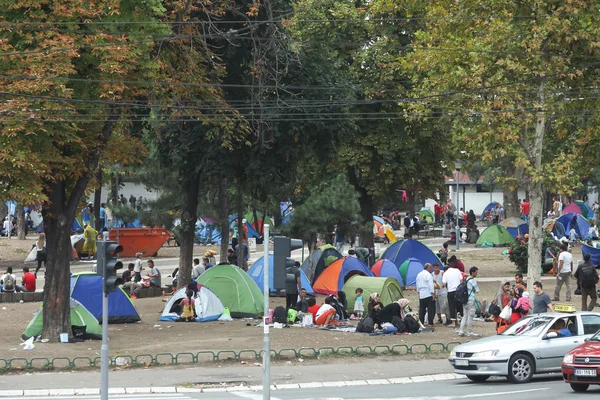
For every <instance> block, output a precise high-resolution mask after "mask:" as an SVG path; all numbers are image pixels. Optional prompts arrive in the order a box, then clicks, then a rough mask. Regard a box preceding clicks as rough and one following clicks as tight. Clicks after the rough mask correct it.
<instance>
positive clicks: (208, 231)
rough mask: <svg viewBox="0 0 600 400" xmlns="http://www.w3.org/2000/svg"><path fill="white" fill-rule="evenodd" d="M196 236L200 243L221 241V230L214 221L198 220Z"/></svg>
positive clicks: (217, 242)
mask: <svg viewBox="0 0 600 400" xmlns="http://www.w3.org/2000/svg"><path fill="white" fill-rule="evenodd" d="M209 235H210V240H209V238H208V236H209ZM196 237H197V239H198V241H199V242H200V243H216V244H220V243H221V232H220V231H219V228H218V227H217V226H216V225H215V224H213V223H212V222H198V223H197V224H196Z"/></svg>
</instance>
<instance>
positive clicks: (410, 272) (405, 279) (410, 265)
mask: <svg viewBox="0 0 600 400" xmlns="http://www.w3.org/2000/svg"><path fill="white" fill-rule="evenodd" d="M424 268H425V267H424V266H423V263H421V261H420V260H418V259H416V258H409V259H408V260H406V261H404V262H403V263H402V265H401V266H400V276H401V277H402V280H401V281H400V286H402V287H408V286H416V285H417V275H419V272H421V271H423V269H424Z"/></svg>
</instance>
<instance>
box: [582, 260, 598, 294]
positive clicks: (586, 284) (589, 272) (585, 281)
mask: <svg viewBox="0 0 600 400" xmlns="http://www.w3.org/2000/svg"><path fill="white" fill-rule="evenodd" d="M594 272H596V270H595V269H594V267H593V266H591V265H590V266H587V265H586V266H585V267H583V268H581V276H580V279H581V287H582V288H585V289H592V288H594V287H595V286H596V274H595V273H594Z"/></svg>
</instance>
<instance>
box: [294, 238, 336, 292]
mask: <svg viewBox="0 0 600 400" xmlns="http://www.w3.org/2000/svg"><path fill="white" fill-rule="evenodd" d="M343 257H344V256H343V255H342V254H341V253H340V252H339V251H337V249H336V248H335V247H333V246H332V245H330V244H326V245H324V246H321V247H319V248H318V249H317V250H315V251H313V253H312V257H311V258H312V264H313V271H314V273H313V279H312V282H313V283H314V282H315V281H316V280H317V278H318V277H319V275H321V273H322V272H323V270H325V268H327V267H328V266H329V265H330V264H331V263H332V262H334V261H336V260H339V259H340V258H343ZM308 261H309V259H308V257H306V260H304V262H303V263H302V267H301V268H302V271H304V274H305V275H306V276H310V271H309V270H308Z"/></svg>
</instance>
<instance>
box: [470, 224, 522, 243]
mask: <svg viewBox="0 0 600 400" xmlns="http://www.w3.org/2000/svg"><path fill="white" fill-rule="evenodd" d="M514 241H515V238H514V237H513V236H512V235H511V234H510V233H509V232H508V231H507V230H506V228H505V227H503V226H502V225H497V224H494V225H490V226H488V227H487V228H485V230H484V231H483V232H481V235H479V239H477V243H476V244H477V245H478V246H481V245H483V243H484V242H487V243H492V244H493V245H494V246H506V245H509V244H511V243H513V242H514Z"/></svg>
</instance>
